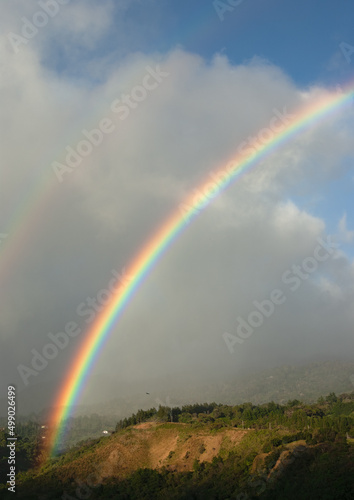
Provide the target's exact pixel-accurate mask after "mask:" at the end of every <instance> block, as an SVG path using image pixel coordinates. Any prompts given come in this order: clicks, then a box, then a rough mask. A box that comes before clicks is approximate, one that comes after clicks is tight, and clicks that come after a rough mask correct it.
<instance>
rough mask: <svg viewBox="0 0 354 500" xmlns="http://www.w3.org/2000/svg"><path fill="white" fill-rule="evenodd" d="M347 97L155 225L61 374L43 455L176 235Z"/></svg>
mask: <svg viewBox="0 0 354 500" xmlns="http://www.w3.org/2000/svg"><path fill="white" fill-rule="evenodd" d="M352 97H353V88H351V87H350V88H349V87H347V88H346V90H345V91H343V92H341V93H325V94H324V95H322V96H321V97H320V98H318V99H316V102H315V103H311V104H307V105H306V106H304V109H302V110H300V111H299V112H297V113H296V115H294V116H293V118H292V119H291V120H290V121H289V123H283V126H282V127H281V130H280V127H279V125H278V127H277V130H275V131H274V130H273V132H272V134H273V135H270V136H269V137H268V139H267V140H264V141H263V143H262V142H261V143H260V144H259V142H260V141H259V140H258V144H257V146H253V147H250V146H249V147H248V148H246V149H245V148H244V147H241V148H239V151H238V152H237V154H236V156H235V157H234V158H233V159H232V160H231V161H230V162H228V163H227V164H226V166H224V167H222V168H219V169H218V170H216V171H215V173H214V174H210V177H208V179H207V180H205V181H204V182H203V183H202V184H201V186H200V187H199V188H198V189H197V190H196V191H194V192H193V193H192V194H191V195H190V196H188V197H187V199H186V200H185V202H184V203H183V204H182V205H180V206H179V207H178V209H177V210H176V211H175V212H174V213H173V214H172V215H171V216H170V217H169V218H168V219H167V220H166V222H165V223H164V224H163V225H162V226H161V227H160V228H159V229H158V231H157V232H156V233H155V234H154V235H153V237H152V238H151V239H150V240H149V241H148V242H147V244H146V245H145V246H144V247H143V248H142V250H141V251H140V252H139V253H138V254H137V255H136V257H135V259H133V261H132V262H131V264H130V266H129V267H128V268H127V275H128V276H131V277H132V278H131V279H130V280H129V281H126V282H125V283H123V284H121V285H120V287H119V289H118V290H117V291H116V292H115V294H114V295H113V296H112V297H111V299H110V302H109V303H108V304H107V305H106V306H105V308H104V309H103V311H102V312H101V313H100V314H99V315H98V317H97V318H96V319H95V321H94V323H93V325H92V326H91V327H90V329H89V331H88V332H87V333H86V336H85V338H84V340H83V342H82V345H81V346H80V348H79V353H78V356H77V357H76V358H75V360H74V362H73V363H72V366H71V367H70V369H69V370H68V372H67V374H66V377H65V380H64V381H63V383H62V385H61V387H60V390H59V393H58V395H57V397H56V400H55V408H54V410H53V412H52V414H51V417H50V420H49V428H50V429H52V431H51V433H50V434H49V436H48V441H47V446H48V449H47V455H48V456H50V457H53V456H55V455H56V453H57V451H58V448H59V447H60V443H61V442H62V440H63V437H64V433H65V429H66V420H67V418H68V417H69V416H70V414H71V412H72V409H73V407H74V406H75V404H77V402H78V400H79V398H80V395H81V394H82V391H83V389H84V387H85V385H86V383H87V381H88V378H89V376H90V373H91V372H92V369H93V367H94V364H95V361H96V360H97V358H98V356H99V354H100V352H101V351H102V349H103V347H104V345H105V342H106V341H107V339H108V337H109V335H110V333H111V332H112V329H113V327H114V326H115V325H116V323H117V321H118V319H119V318H120V316H121V315H122V313H123V311H124V309H125V307H126V306H127V304H128V303H129V301H130V300H131V298H132V297H133V295H134V293H135V292H136V291H137V290H138V288H139V286H140V285H141V284H142V282H143V281H144V279H145V278H146V276H147V275H148V273H149V272H150V271H151V269H152V268H153V267H154V265H155V264H156V262H157V261H158V259H159V258H160V257H161V256H162V254H163V253H164V252H165V251H166V250H167V249H168V248H169V246H170V245H171V244H172V242H173V241H174V240H175V239H176V238H177V236H178V235H179V234H181V232H182V231H183V229H184V228H185V227H186V226H187V225H188V224H189V222H190V221H191V220H192V219H194V218H195V217H196V216H197V215H198V214H199V213H200V212H201V210H202V209H203V208H205V207H206V206H207V205H208V204H209V203H210V202H211V201H212V199H213V198H215V196H217V195H218V194H219V193H221V192H222V191H223V189H225V188H226V187H227V186H228V185H229V184H230V182H231V181H233V180H235V179H236V178H238V177H240V175H241V174H242V173H244V172H245V171H246V170H248V169H250V167H251V166H253V165H255V164H256V163H257V162H258V161H259V160H260V159H263V158H264V157H266V155H267V154H269V153H271V152H272V151H274V149H275V148H277V147H279V146H280V145H282V144H283V143H284V142H285V141H286V140H289V139H290V138H291V137H293V136H294V134H296V133H298V132H301V131H302V130H304V129H305V128H306V127H310V126H311V125H315V124H317V123H318V122H320V121H321V120H322V119H324V118H325V117H326V116H328V115H329V114H330V113H331V112H334V111H337V110H340V109H341V108H342V107H344V106H346V105H347V104H348V102H349V101H350V100H351V99H352ZM278 118H279V115H278ZM278 123H279V122H278ZM262 130H265V129H262ZM267 130H268V131H269V130H271V129H267ZM260 132H261V131H260ZM263 135H264V134H263ZM257 137H259V136H257Z"/></svg>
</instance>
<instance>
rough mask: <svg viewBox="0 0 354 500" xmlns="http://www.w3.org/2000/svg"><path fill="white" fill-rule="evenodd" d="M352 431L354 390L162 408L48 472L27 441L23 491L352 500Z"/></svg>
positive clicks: (184, 499) (123, 498) (124, 423)
mask: <svg viewBox="0 0 354 500" xmlns="http://www.w3.org/2000/svg"><path fill="white" fill-rule="evenodd" d="M171 420H172V422H171ZM137 424H143V425H138V426H137V427H133V426H136V425H137ZM34 430H35V428H34V427H33V429H32V431H33V432H34ZM353 430H354V394H353V393H350V394H343V395H341V396H336V395H335V394H334V393H331V394H329V395H328V396H327V397H325V398H320V399H319V400H318V402H317V403H316V404H304V403H302V402H301V401H299V400H290V401H288V403H287V404H285V405H279V404H276V403H274V402H270V403H266V404H262V405H253V404H252V403H244V404H241V405H236V406H227V405H221V404H217V403H205V404H195V405H186V406H183V407H182V408H172V409H171V408H169V407H163V406H160V407H159V408H157V409H156V408H151V409H149V410H139V411H138V412H137V413H136V414H133V415H132V416H131V417H129V418H128V419H124V420H121V421H119V422H118V424H117V425H116V431H115V432H114V433H113V434H112V435H111V436H110V437H108V438H105V437H101V438H99V439H95V440H91V441H90V442H87V443H86V444H85V445H83V446H78V445H77V446H76V447H75V448H72V449H71V450H69V451H68V452H67V453H65V454H63V455H61V456H60V457H58V458H56V459H54V460H52V461H49V462H47V463H46V464H45V465H44V466H42V467H41V468H35V467H34V466H35V464H36V461H35V458H34V457H35V452H36V451H37V452H38V440H37V441H35V440H34V441H29V440H30V439H31V438H30V437H25V438H22V440H20V441H19V443H22V444H20V448H19V449H20V450H21V453H23V456H24V457H26V460H27V462H26V463H25V462H24V463H23V466H22V470H23V471H24V472H20V473H17V492H16V494H17V496H18V498H20V499H26V500H31V499H37V498H43V500H45V499H48V500H51V499H59V498H64V499H67V500H69V499H78V498H87V499H93V500H94V499H109V498H112V499H120V500H128V499H146V500H150V499H152V498H154V499H161V500H162V499H172V500H173V499H181V500H189V499H203V500H204V499H207V500H208V499H220V500H222V499H224V500H226V499H236V500H248V499H250V500H251V499H256V498H257V499H261V500H278V499H279V500H280V499H281V500H283V499H285V498H286V499H287V500H292V499H294V500H295V499H298V498H301V499H302V500H307V499H309V500H310V499H311V500H314V499H315V500H316V499H321V500H323V499H324V500H332V499H338V500H339V499H341V500H342V499H343V500H346V499H348V500H349V499H350V498H353V491H354V444H353V438H354V432H353ZM37 431H38V429H37ZM26 432H28V433H30V430H29V428H27V429H26V428H24V429H23V433H26ZM3 434H4V433H3ZM37 436H38V434H37ZM5 437H6V436H5V434H4V435H3V436H2V441H1V443H0V444H1V446H2V450H1V451H2V452H3V454H4V452H5V450H4V448H3V445H4V439H5ZM26 440H27V441H26ZM29 442H31V443H32V445H33V446H32V445H31V446H30V445H29V444H28V443H29ZM35 443H36V444H35ZM159 446H160V448H159ZM5 455H6V453H5ZM2 465H4V464H3V463H2ZM30 467H32V468H30ZM2 470H3V469H2ZM0 488H1V487H0ZM2 490H3V491H1V489H0V496H2V497H3V498H11V497H10V493H7V492H6V487H5V485H3V486H2Z"/></svg>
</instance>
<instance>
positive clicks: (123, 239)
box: [0, 2, 354, 380]
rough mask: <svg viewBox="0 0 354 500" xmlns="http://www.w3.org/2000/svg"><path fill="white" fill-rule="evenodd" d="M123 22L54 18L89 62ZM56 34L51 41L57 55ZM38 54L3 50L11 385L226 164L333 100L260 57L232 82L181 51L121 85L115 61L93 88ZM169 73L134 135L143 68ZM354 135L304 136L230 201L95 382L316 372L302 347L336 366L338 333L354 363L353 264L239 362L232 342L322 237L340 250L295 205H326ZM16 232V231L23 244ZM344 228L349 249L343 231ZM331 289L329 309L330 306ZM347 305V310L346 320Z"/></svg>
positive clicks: (230, 71)
mask: <svg viewBox="0 0 354 500" xmlns="http://www.w3.org/2000/svg"><path fill="white" fill-rule="evenodd" d="M7 7H8V6H7ZM22 7H23V5H22ZM26 8H29V7H28V6H27V7H26ZM70 9H74V10H70ZM78 9H79V10H80V15H79V14H78ZM97 9H98V10H97ZM74 11H75V15H74V14H72V18H70V15H71V14H70V12H72V13H73V12H74ZM109 12H110V11H109V10H104V9H102V10H101V9H100V7H99V6H98V5H97V4H95V6H94V7H92V5H91V4H90V7H85V4H84V2H77V3H75V4H73V5H72V6H71V7H70V8H69V6H68V10H66V11H65V13H64V11H63V15H62V16H61V17H60V18H59V16H58V18H57V19H55V20H54V19H53V22H54V21H55V23H56V24H55V30H58V29H59V27H61V29H62V35H61V36H62V39H64V38H65V36H67V35H68V36H69V39H68V40H70V44H72V43H73V41H74V40H75V47H76V48H80V47H81V45H84V46H86V47H90V46H91V45H92V44H94V43H96V41H97V40H98V39H99V38H100V36H103V33H104V31H105V29H106V28H107V26H108V24H109V22H110V19H109ZM11 14H12V17H13V15H14V12H13V11H11ZM10 17H11V16H10ZM7 19H9V17H7ZM53 26H54V24H53ZM53 29H54V28H53ZM56 32H57V31H56ZM51 36H52V35H45V34H44V33H43V37H44V38H43V40H44V39H45V37H49V38H50V37H51ZM61 41H62V40H61ZM36 43H37V42H36ZM36 43H34V44H31V45H30V44H28V47H27V48H26V51H23V52H21V53H19V54H17V55H15V54H13V53H11V50H10V48H9V46H8V44H7V42H6V40H4V39H2V41H1V50H0V57H1V61H2V65H3V67H6V68H7V73H6V78H5V79H3V81H2V85H3V93H2V96H3V97H1V109H2V115H1V118H0V130H1V131H2V133H1V136H0V137H1V138H0V141H1V151H2V153H1V154H2V158H1V170H2V178H3V179H5V184H4V186H3V193H2V196H1V198H0V204H1V211H0V214H1V215H0V217H1V226H0V232H1V233H3V232H8V233H9V237H8V241H6V245H8V248H10V251H8V253H6V252H5V253H4V254H3V255H4V256H5V257H4V258H5V259H6V261H3V263H2V264H1V265H0V273H1V274H2V275H3V276H5V277H6V286H5V287H4V288H3V292H2V295H1V303H2V305H3V307H4V308H5V309H6V316H3V317H2V319H0V331H1V338H2V339H3V343H5V344H6V345H7V346H9V352H12V353H13V354H12V355H11V356H9V359H8V368H9V370H11V369H12V370H13V372H12V376H13V377H14V378H16V376H18V374H17V373H16V370H14V368H13V367H16V366H17V364H18V363H24V364H26V363H27V364H28V363H29V360H30V359H29V356H30V354H29V353H30V350H31V349H32V348H34V347H35V348H38V349H39V348H40V346H41V345H42V344H43V343H44V342H45V341H46V339H47V334H48V332H59V331H60V330H61V329H62V328H63V327H64V325H65V324H66V323H67V322H68V321H70V320H75V319H77V320H78V321H81V322H83V319H82V318H78V317H77V313H76V307H77V305H79V304H80V303H81V302H82V301H83V300H85V298H86V297H88V296H91V297H92V296H94V295H95V294H96V293H97V291H98V290H100V289H101V288H102V287H104V286H105V285H106V283H107V280H108V279H109V276H110V271H111V269H113V268H115V269H118V270H120V269H122V268H123V267H124V266H127V265H128V264H129V262H130V260H131V259H132V258H133V256H134V255H135V253H136V252H137V250H138V249H139V248H141V247H142V245H143V244H144V243H145V241H146V240H147V239H148V238H149V237H150V236H151V234H152V233H153V232H154V231H155V230H156V228H157V227H158V226H159V225H160V224H161V223H162V222H163V221H164V220H165V218H166V217H167V215H168V214H169V213H170V212H172V211H173V210H175V209H176V207H178V205H179V204H180V203H181V202H183V200H184V197H185V196H186V195H188V193H190V192H191V191H192V190H193V189H194V188H195V187H198V186H200V185H201V183H202V181H203V180H204V179H205V178H206V177H207V176H208V174H209V172H211V171H214V170H218V169H219V168H221V167H222V166H224V165H225V164H226V163H227V162H228V161H229V160H230V158H232V157H233V156H234V155H235V152H236V151H237V148H238V146H239V145H240V144H241V143H242V141H245V140H248V138H249V137H255V136H257V134H258V133H259V131H260V130H261V129H262V128H264V127H267V126H269V123H270V120H271V119H272V117H273V110H274V108H277V109H283V107H284V106H286V107H287V108H288V110H289V111H294V110H296V109H297V108H298V107H299V106H301V105H302V104H303V103H304V102H305V101H308V102H310V101H311V99H313V98H314V96H317V95H319V93H320V92H326V91H325V90H324V89H318V88H316V89H310V90H309V89H306V90H305V91H304V89H301V88H297V87H296V86H295V84H294V83H293V82H292V81H291V80H290V79H289V78H288V77H287V75H285V74H284V73H283V72H282V71H281V69H279V68H277V67H275V66H273V65H270V64H268V63H265V62H264V61H262V60H259V59H255V60H253V61H251V62H250V63H249V64H243V65H238V66H235V65H232V64H231V63H230V62H229V61H228V60H227V59H226V58H225V57H223V56H220V55H218V56H216V57H215V59H214V60H213V61H211V62H209V63H206V62H205V61H204V60H203V59H202V58H201V57H199V56H196V55H194V54H190V53H187V52H185V51H183V50H175V51H172V52H171V53H169V54H166V55H153V56H152V55H144V54H135V55H134V56H131V57H128V58H126V59H125V60H124V62H121V63H120V64H119V65H117V67H116V68H114V70H112V65H111V62H109V63H108V62H107V66H106V67H105V70H106V72H105V74H106V75H108V76H107V79H106V80H105V81H104V82H103V83H102V84H100V85H96V86H94V87H92V85H91V82H86V84H85V85H83V82H82V81H80V82H78V81H77V80H76V81H75V80H71V79H70V78H68V77H63V76H61V77H58V76H57V75H56V74H55V73H53V72H51V71H49V70H48V69H45V67H44V66H43V64H42V63H41V54H42V52H41V51H42V48H43V41H38V43H40V44H41V48H38V47H37V44H36ZM70 44H69V43H68V47H69V46H71V45H70ZM101 64H102V63H101ZM157 64H159V65H160V66H161V68H162V69H163V70H164V71H166V72H168V73H169V76H168V78H165V79H164V80H163V81H162V83H161V84H160V85H159V86H158V88H156V89H155V90H153V91H151V92H150V93H148V95H147V97H146V99H145V100H143V101H142V102H139V103H138V105H137V106H136V107H135V109H131V110H130V113H129V116H128V117H127V118H126V119H125V120H124V121H120V120H119V118H118V117H117V115H115V114H114V113H113V112H112V110H111V103H112V102H113V101H114V100H115V99H117V98H118V99H121V98H122V97H121V96H122V94H129V93H130V92H131V91H132V89H133V88H134V87H135V86H136V85H140V84H141V81H142V78H143V77H144V75H145V74H146V67H147V66H151V67H152V68H155V67H156V65H157ZM103 118H110V119H112V121H114V124H115V131H114V132H113V133H111V134H108V135H106V136H105V138H104V141H103V142H102V144H101V145H100V146H99V147H97V148H95V149H94V150H93V152H92V154H91V155H89V156H88V157H87V158H86V159H85V160H84V161H83V162H82V163H81V164H80V165H79V166H78V167H77V168H75V170H74V172H72V173H70V174H68V175H67V176H66V177H65V178H64V182H63V183H62V184H59V183H58V182H57V180H56V178H55V175H54V173H53V171H52V168H51V164H52V162H53V161H59V162H64V161H65V156H66V153H65V148H66V147H67V146H71V147H73V148H75V147H76V145H77V144H78V142H79V141H80V140H82V138H83V136H82V130H83V129H84V128H86V129H89V130H91V129H92V128H95V127H97V124H98V123H99V122H100V120H102V119H103ZM350 120H351V118H350V116H348V115H347V117H346V119H345V120H343V118H342V117H341V116H339V115H333V116H331V117H329V118H328V120H326V122H325V123H323V124H322V125H321V126H319V125H318V126H317V127H312V128H310V129H307V130H304V132H303V133H302V134H301V135H298V136H294V137H293V138H292V139H291V140H289V141H288V142H285V143H284V144H282V145H281V146H279V148H277V149H276V150H275V151H274V152H273V153H272V154H269V155H268V156H267V157H264V158H263V159H262V161H261V162H259V163H258V164H257V165H256V166H255V167H253V168H252V169H249V170H248V172H246V173H245V174H243V175H242V176H241V177H240V178H239V179H238V180H236V181H235V182H234V183H233V185H232V186H230V187H229V188H228V189H227V190H225V191H224V192H223V193H221V194H220V195H219V196H218V197H217V198H216V199H215V200H214V201H213V202H212V203H211V204H210V206H209V207H208V208H206V209H205V210H204V212H203V213H202V214H201V215H200V217H199V218H197V219H196V220H195V221H194V222H193V223H192V224H191V225H190V226H189V227H188V228H187V229H186V230H185V231H184V233H183V235H182V236H181V237H180V238H179V239H178V240H177V241H176V242H175V243H174V244H173V245H172V246H171V248H170V250H169V252H168V253H166V255H165V256H164V257H163V258H162V259H161V261H160V262H159V264H158V265H157V267H156V268H155V270H154V271H153V272H152V274H151V275H150V276H149V277H148V278H147V279H146V281H145V283H144V285H143V286H142V287H141V290H140V291H139V292H138V293H137V295H136V297H135V298H134V299H133V301H132V302H131V304H130V305H129V306H128V308H127V310H126V311H125V314H124V316H123V317H122V320H121V322H120V323H119V325H118V326H117V328H115V329H114V333H113V335H112V337H111V339H110V341H109V348H108V349H106V350H105V351H104V353H103V355H102V358H101V359H100V361H99V362H98V365H97V368H96V370H97V373H106V372H107V366H109V367H110V374H111V375H112V377H115V376H119V375H120V376H122V377H123V376H128V375H127V374H132V367H134V376H135V377H136V378H137V379H139V377H140V378H143V377H144V376H145V375H146V374H149V375H152V374H155V375H157V376H162V375H163V373H164V371H165V370H166V369H169V370H171V372H173V371H176V372H178V370H181V369H182V370H184V369H185V370H186V372H187V371H188V370H189V371H190V370H195V371H196V372H198V373H201V374H206V373H213V374H215V376H217V374H218V373H219V372H220V373H221V372H222V373H223V374H225V373H227V372H229V373H231V372H232V371H235V365H236V364H237V366H238V367H243V368H245V367H252V366H257V365H258V364H260V363H267V362H269V363H276V362H277V359H279V357H281V356H282V355H283V354H284V353H285V352H287V353H289V352H290V353H291V356H294V359H301V356H302V355H303V353H304V346H306V355H309V356H310V355H313V356H314V355H316V353H317V352H318V351H321V349H322V348H323V349H325V351H326V352H328V353H329V352H331V348H332V347H333V345H334V342H335V339H333V337H332V327H333V322H334V321H335V322H336V324H337V326H338V328H340V331H341V332H342V333H341V335H342V340H343V342H342V344H341V346H342V347H341V349H342V351H341V352H342V353H343V354H345V353H347V352H348V348H349V347H352V313H351V311H352V305H353V295H352V293H351V290H352V288H351V287H352V285H353V283H354V278H353V273H349V274H348V272H347V271H348V268H350V263H349V261H348V259H346V258H345V255H344V257H343V258H341V259H337V260H336V261H334V260H333V259H331V260H330V261H328V262H324V263H323V266H322V267H321V268H320V269H319V271H318V272H319V275H318V276H317V277H315V276H314V277H313V279H312V278H311V279H310V280H308V281H306V282H304V283H303V285H302V288H301V292H300V293H298V294H296V293H294V294H293V295H291V294H289V297H288V300H287V302H286V304H285V305H284V307H283V308H281V309H279V311H278V312H277V314H276V315H274V317H273V318H271V319H270V320H269V322H268V323H267V324H265V325H264V328H262V331H260V332H259V334H257V335H254V337H252V338H251V339H249V343H247V345H246V343H245V346H242V347H244V350H243V351H242V352H239V353H237V354H236V356H235V357H234V358H233V357H232V356H230V354H229V353H228V351H227V349H226V347H225V344H224V342H223V339H222V333H223V332H224V331H226V330H228V331H230V333H233V332H232V328H233V327H234V326H235V325H236V320H237V316H238V315H247V314H248V312H249V311H250V310H251V309H252V307H253V306H252V303H253V301H254V300H262V299H264V298H266V297H267V294H269V293H270V291H271V290H272V289H273V288H274V287H281V286H283V285H282V281H281V276H282V273H283V272H284V271H285V270H286V269H288V268H289V266H292V265H293V264H296V263H299V262H302V260H303V259H304V258H306V257H308V256H309V255H311V254H312V252H313V249H314V246H315V245H316V240H317V238H318V237H319V236H325V233H326V221H324V220H322V219H320V218H319V217H315V216H314V215H313V214H311V213H309V212H308V211H306V210H304V209H300V208H299V207H298V206H297V204H296V203H295V202H294V201H289V200H291V199H293V196H294V197H296V195H298V194H299V193H303V195H304V196H305V197H306V196H308V197H311V196H312V194H313V190H314V189H315V188H316V189H317V188H318V189H320V188H321V185H322V186H326V185H327V183H328V182H331V180H332V178H333V176H335V175H338V171H339V172H340V166H341V165H342V164H344V162H345V161H346V159H347V157H348V155H352V154H353V149H352V138H351V130H352V124H351V127H349V126H348V123H349V122H350ZM339 175H340V174H339ZM41 183H43V185H42V184H41ZM28 193H31V195H30V200H27V201H26V197H27V196H28ZM40 200H42V201H41V204H39V201H40ZM16 210H19V212H18V213H19V215H17V216H16V215H15V214H16ZM16 217H17V219H16ZM16 220H20V223H18V225H17V226H16V231H10V230H9V231H8V230H7V229H8V228H10V229H13V228H14V227H15V225H14V224H15V223H14V221H16ZM21 220H22V223H21ZM339 230H340V232H341V234H342V235H344V236H343V237H344V238H346V241H349V240H350V241H351V240H352V238H353V235H352V233H353V231H350V230H348V229H347V227H346V219H345V216H344V217H343V219H342V220H341V221H340V223H339ZM5 262H6V264H5ZM5 271H6V273H5ZM344 276H347V281H343V280H344V278H343V277H344ZM321 280H322V281H321ZM326 280H327V281H326ZM319 283H322V284H321V285H319ZM324 290H328V291H329V292H330V293H329V298H328V300H329V302H330V306H331V307H329V306H328V302H327V303H326V307H324V305H323V301H322V297H323V291H324ZM341 290H342V292H341ZM343 290H344V292H343ZM341 293H342V297H343V299H342V301H341V309H340V311H339V312H338V311H337V312H333V311H336V307H337V298H338V296H339V295H340V294H341ZM329 313H330V314H329ZM319 318H320V319H319ZM319 323H320V326H318V324H319ZM83 326H85V325H84V324H83ZM308 332H311V334H308ZM17 345H18V346H19V348H18V350H15V349H14V347H15V346H17ZM76 345H77V344H76V342H75V346H76ZM73 346H74V343H73ZM323 346H325V348H324V347H323ZM336 348H337V347H336ZM69 352H70V355H71V352H74V348H73V351H71V350H70V351H69V350H68V351H67V352H63V353H62V355H61V356H58V358H57V359H56V360H55V361H53V363H52V364H51V365H50V366H49V367H48V369H47V370H48V371H47V372H46V377H45V378H50V377H56V376H59V375H60V372H61V371H62V370H63V369H64V367H65V366H66V364H67V361H68V359H69V358H70V355H69ZM11 367H12V368H11ZM38 380H40V377H38Z"/></svg>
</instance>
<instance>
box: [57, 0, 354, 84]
mask: <svg viewBox="0 0 354 500" xmlns="http://www.w3.org/2000/svg"><path fill="white" fill-rule="evenodd" d="M222 4H224V5H227V1H225V2H222V1H221V0H220V4H219V5H222ZM127 5H129V7H128V8H127V10H126V11H125V12H122V11H121V10H118V9H115V11H114V12H113V18H115V23H113V25H112V26H111V27H110V29H109V30H107V33H106V36H105V37H102V40H101V41H100V43H99V44H98V46H95V47H94V50H91V51H89V52H88V53H87V54H86V56H87V57H90V58H92V57H93V56H107V54H110V53H111V54H116V53H117V52H118V54H119V55H125V54H130V53H131V52H134V51H143V52H154V51H157V52H167V51H169V50H171V49H173V48H174V47H175V46H176V45H181V46H182V47H183V48H185V49H186V50H187V51H191V52H195V53H197V54H200V55H201V56H202V57H204V58H206V59H210V58H212V57H213V56H214V54H215V53H218V52H223V53H225V54H226V55H227V56H228V58H229V59H230V61H231V62H232V63H234V64H240V63H243V62H244V61H247V60H249V59H252V58H253V57H254V56H259V57H263V58H265V59H268V60H269V61H270V62H272V63H274V64H276V65H278V66H280V67H281V68H282V69H283V70H284V71H285V72H287V74H288V75H289V76H290V77H291V78H293V79H294V80H295V81H296V82H297V83H299V84H301V85H308V84H311V83H314V82H317V81H323V82H329V83H332V84H333V83H338V82H340V81H341V79H342V74H347V75H350V74H351V72H352V71H353V70H352V68H349V67H347V66H348V64H344V57H343V61H341V62H342V64H341V66H340V67H339V68H336V70H335V69H333V68H332V69H330V61H331V59H332V57H333V56H334V55H338V54H339V44H340V43H341V42H343V41H344V42H347V43H349V44H354V29H353V19H354V6H353V5H352V4H351V3H350V2H348V1H347V0H338V1H336V2H333V1H330V0H322V1H321V0H313V1H311V2H308V1H306V0H299V1H297V2H292V1H291V0H268V1H264V0H263V1H261V0H243V1H242V3H240V5H238V6H237V7H234V8H233V10H232V11H225V13H224V14H223V20H222V21H221V20H220V18H219V16H218V14H217V8H216V7H215V6H214V5H213V2H212V1H208V2H205V1H203V0H195V1H193V2H188V1H187V0H181V1H179V2H171V1H165V2H163V1H156V0H146V1H145V2H130V3H129V2H127ZM122 35H124V37H126V38H128V40H129V43H122ZM57 55H58V54H57ZM81 55H82V54H81ZM65 62H66V63H68V61H63V65H65Z"/></svg>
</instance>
